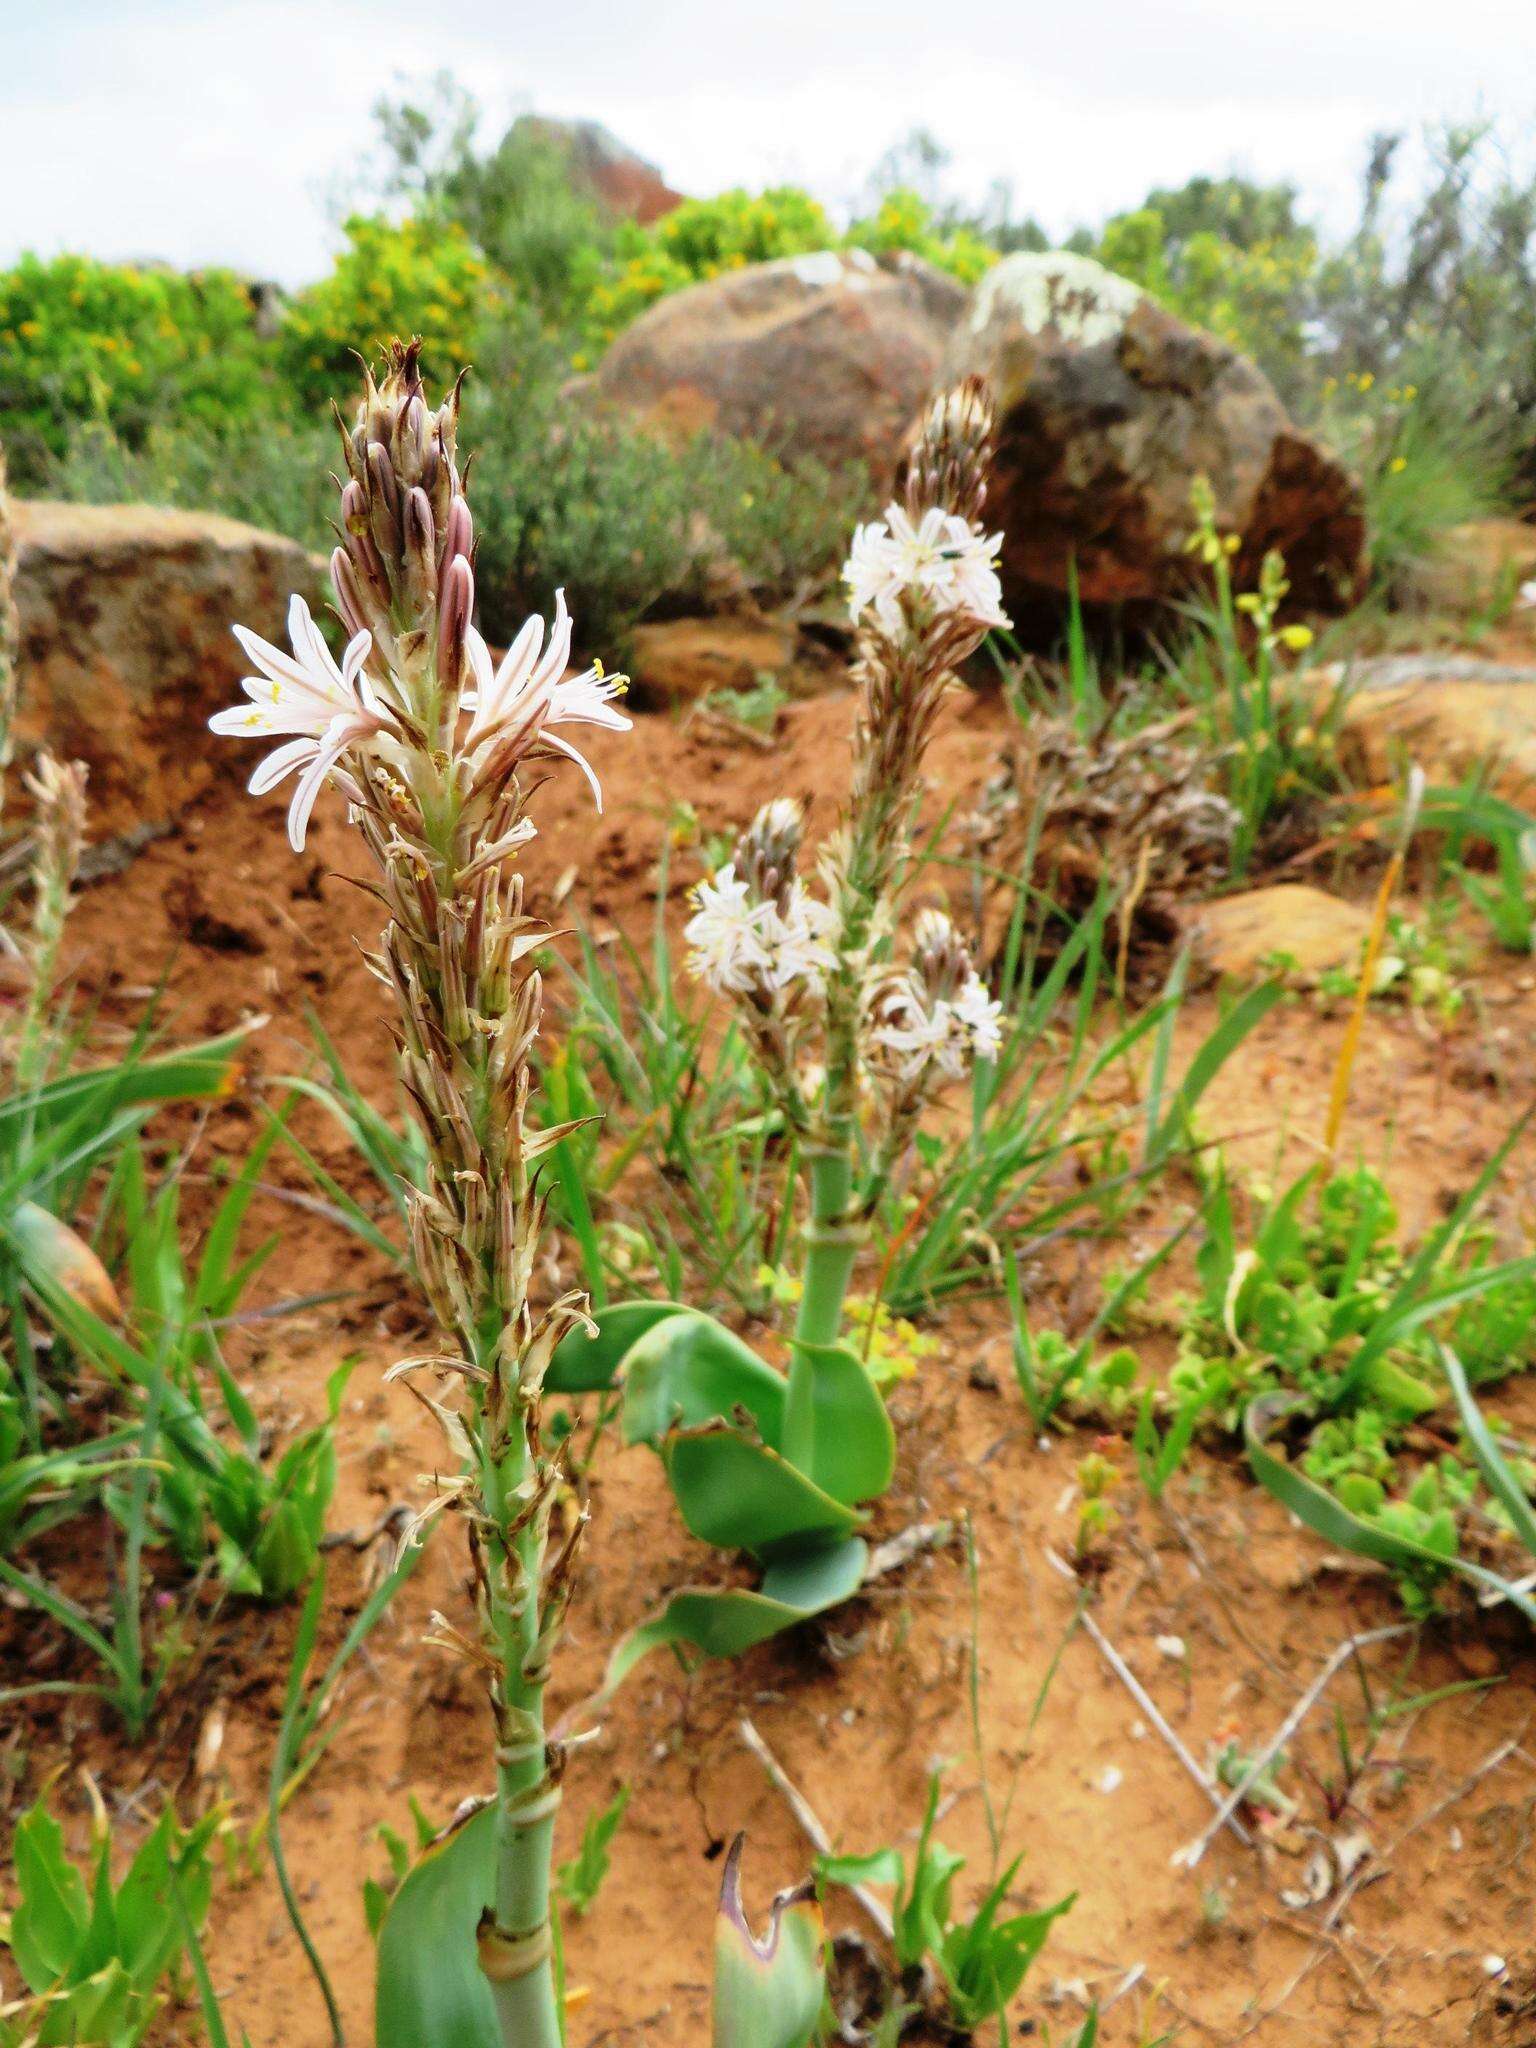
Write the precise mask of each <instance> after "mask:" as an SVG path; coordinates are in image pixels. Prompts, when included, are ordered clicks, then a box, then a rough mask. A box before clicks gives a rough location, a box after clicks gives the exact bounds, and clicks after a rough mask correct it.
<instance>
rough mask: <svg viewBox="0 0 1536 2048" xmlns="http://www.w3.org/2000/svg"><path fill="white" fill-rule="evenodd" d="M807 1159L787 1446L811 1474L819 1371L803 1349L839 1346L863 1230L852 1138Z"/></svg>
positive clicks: (786, 1451)
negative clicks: (853, 1213)
mask: <svg viewBox="0 0 1536 2048" xmlns="http://www.w3.org/2000/svg"><path fill="white" fill-rule="evenodd" d="M807 1157H808V1165H809V1179H810V1190H811V1215H810V1221H809V1223H808V1224H807V1225H806V1232H805V1244H806V1252H805V1286H804V1291H803V1292H802V1294H801V1296H800V1313H799V1315H798V1316H797V1317H796V1319H795V1338H794V1341H795V1346H796V1349H795V1352H794V1356H793V1358H792V1359H791V1361H790V1367H789V1389H788V1393H787V1395H786V1398H785V1403H784V1439H783V1445H782V1448H783V1452H784V1456H785V1458H786V1460H787V1461H788V1462H789V1463H790V1464H791V1465H793V1466H795V1467H796V1468H797V1469H798V1470H799V1471H801V1472H807V1473H808V1472H810V1471H811V1470H812V1468H813V1464H814V1460H815V1455H816V1367H815V1363H814V1361H813V1360H812V1359H810V1358H808V1357H807V1356H806V1354H805V1353H804V1352H803V1351H802V1350H801V1349H800V1348H799V1347H800V1346H801V1345H804V1344H835V1343H836V1342H837V1339H838V1337H839V1336H840V1334H841V1332H842V1327H843V1301H844V1297H845V1296H846V1295H847V1292H848V1282H849V1279H850V1278H851V1276H852V1273H853V1262H854V1259H855V1258H856V1257H857V1255H858V1249H859V1244H860V1241H861V1239H862V1237H863V1231H862V1229H861V1228H860V1227H859V1226H858V1225H857V1224H856V1223H855V1222H853V1221H852V1219H851V1218H850V1216H849V1213H848V1212H849V1197H850V1195H851V1194H852V1191H853V1144H852V1138H851V1135H850V1137H849V1138H848V1140H847V1141H846V1142H844V1143H843V1144H841V1145H833V1146H828V1147H826V1148H825V1149H821V1150H817V1151H813V1152H810V1153H808V1155H807Z"/></svg>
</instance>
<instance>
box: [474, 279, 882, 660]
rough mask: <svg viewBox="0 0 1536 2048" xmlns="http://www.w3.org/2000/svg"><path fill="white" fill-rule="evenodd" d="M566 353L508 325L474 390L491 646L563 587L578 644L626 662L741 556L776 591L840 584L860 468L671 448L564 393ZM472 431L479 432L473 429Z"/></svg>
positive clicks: (481, 566)
mask: <svg viewBox="0 0 1536 2048" xmlns="http://www.w3.org/2000/svg"><path fill="white" fill-rule="evenodd" d="M559 372H560V359H559V350H558V346H557V344H555V343H554V342H552V341H551V340H550V339H549V338H548V337H547V336H543V335H541V334H540V333H539V332H538V331H537V329H536V328H535V327H534V325H533V324H532V323H531V322H530V321H528V320H526V319H525V320H522V321H513V322H510V323H508V325H507V326H506V327H504V328H503V329H502V330H501V331H500V333H499V335H498V336H497V337H496V339H495V340H494V341H493V342H492V343H490V344H489V345H488V347H487V349H486V351H485V352H484V355H483V358H482V362H481V366H480V369H479V372H478V374H477V375H476V377H475V378H474V379H473V380H472V381H471V383H470V385H469V386H468V387H467V398H466V405H467V411H468V414H469V417H470V421H471V425H472V431H473V434H474V437H475V441H476V448H477V453H476V458H475V459H476V464H477V471H478V474H479V475H480V476H481V477H483V478H484V486H483V488H482V490H481V492H480V493H479V498H478V504H479V512H478V524H477V529H476V531H477V536H478V550H477V556H476V572H477V587H478V592H479V598H480V607H481V614H482V623H483V625H484V628H485V631H486V632H487V634H488V635H489V636H490V637H491V639H492V640H497V639H505V638H507V637H509V636H510V635H511V634H512V633H513V632H514V631H515V630H516V628H517V626H518V625H519V624H520V622H521V620H522V618H523V617H524V616H525V614H526V613H527V612H529V611H531V610H534V609H544V608H547V607H548V605H549V603H550V600H551V596H552V593H553V592H554V591H555V590H556V589H557V588H561V587H563V588H564V589H565V591H566V594H567V597H568V598H569V601H570V605H571V609H572V611H573V613H574V614H575V617H576V623H577V631H578V634H579V635H580V639H581V643H582V644H583V645H584V646H586V647H588V648H594V649H597V650H599V651H600V652H602V653H603V655H604V656H605V658H609V657H611V658H615V659H617V658H620V657H622V654H623V649H624V641H625V637H626V634H627V632H628V629H629V628H630V626H632V625H633V624H634V623H635V621H636V620H638V619H640V618H642V617H644V616H645V615H647V614H648V613H652V612H655V611H658V610H672V611H680V610H686V609H687V608H688V607H689V606H690V605H691V604H695V603H697V602H698V600H699V599H700V597H701V596H702V594H703V590H704V585H705V582H706V580H707V578H708V576H709V573H710V570H711V567H712V565H713V564H715V563H717V562H719V561H721V560H723V559H729V560H731V561H734V562H735V563H736V564H737V565H738V566H739V567H740V569H741V570H742V572H743V573H744V574H745V576H746V578H747V580H748V581H749V582H750V583H751V584H752V585H753V586H754V587H755V588H757V589H758V590H759V591H761V592H762V594H764V595H765V596H767V597H779V596H784V595H787V594H788V592H789V591H790V590H791V589H792V588H794V587H795V586H796V585H797V584H799V583H801V582H803V581H806V580H811V581H814V580H817V579H819V578H822V577H829V576H831V575H832V574H833V573H834V571H835V568H836V565H837V564H838V562H839V561H840V560H841V557H842V551H843V548H844V545H845V543H846V538H847V525H848V522H849V519H850V517H851V514H852V512H853V511H854V509H855V508H856V507H857V506H858V505H859V504H861V503H862V501H863V498H864V495H865V492H866V485H865V480H864V479H863V477H862V476H861V475H859V474H847V475H844V476H841V477H839V476H834V475H832V474H830V473H828V472H826V471H822V470H819V469H818V470H814V471H813V473H811V474H809V475H808V474H807V473H806V471H805V470H804V469H803V468H802V469H800V470H798V471H797V473H796V476H795V477H794V478H791V477H789V476H787V475H786V474H785V472H784V471H783V470H782V469H781V468H780V466H779V464H778V463H777V462H775V461H774V460H773V459H772V458H771V457H769V456H767V455H765V454H764V453H763V452H762V451H761V450H759V449H757V448H755V447H752V446H750V445H749V444H747V443H743V442H733V441H729V440H724V439H721V438H719V437H716V436H704V435H701V436H699V437H698V438H697V439H696V440H694V441H692V442H689V443H687V444H685V445H683V446H681V447H677V446H673V445H670V444H668V443H666V442H663V441H661V440H659V439H657V438H656V437H655V436H654V435H652V434H650V433H648V432H646V431H645V430H643V429H641V428H638V427H636V426H634V425H632V424H631V423H629V422H628V421H626V420H624V419H622V418H621V417H616V416H614V415H611V414H599V413H593V412H588V411H585V410H582V409H578V408H577V407H574V406H572V405H570V404H569V403H568V402H566V401H564V400H563V399H562V398H561V395H560V382H561V380H560V374H559ZM467 431H469V429H467Z"/></svg>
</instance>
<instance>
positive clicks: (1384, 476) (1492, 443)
mask: <svg viewBox="0 0 1536 2048" xmlns="http://www.w3.org/2000/svg"><path fill="white" fill-rule="evenodd" d="M1318 425H1319V427H1320V430H1321V432H1322V434H1323V436H1324V438H1325V439H1326V440H1327V441H1328V443H1329V445H1330V446H1331V447H1333V448H1334V449H1336V450H1337V451H1338V453H1339V454H1340V455H1342V456H1343V458H1344V460H1345V461H1346V462H1347V463H1348V464H1349V466H1350V467H1351V469H1353V470H1354V472H1355V473H1356V475H1357V476H1358V477H1359V479H1360V482H1361V486H1362V488H1363V490H1364V493H1365V508H1366V523H1367V526H1368V529H1369V532H1370V543H1371V566H1372V571H1373V575H1374V579H1375V583H1376V587H1377V589H1378V590H1379V591H1380V592H1381V594H1382V596H1383V597H1385V598H1386V600H1387V601H1388V603H1392V604H1398V603H1402V602H1404V601H1406V600H1408V599H1410V598H1411V595H1412V590H1413V585H1414V578H1415V572H1416V571H1417V570H1418V569H1420V568H1421V567H1422V566H1423V565H1424V563H1425V562H1427V561H1429V560H1430V559H1431V557H1432V556H1433V555H1434V553H1435V551H1436V549H1437V548H1438V547H1439V545H1440V543H1441V541H1442V539H1443V537H1444V536H1445V534H1447V533H1448V532H1449V531H1450V530H1451V529H1452V528H1453V527H1457V526H1461V525H1464V524H1465V523H1466V522H1467V521H1468V520H1473V519H1486V518H1488V517H1490V516H1491V515H1492V514H1494V513H1496V512H1498V511H1499V509H1500V508H1501V506H1502V505H1503V503H1504V501H1505V494H1506V490H1507V486H1508V476H1509V469H1510V463H1511V460H1512V456H1511V451H1510V450H1509V448H1508V445H1507V440H1506V437H1505V434H1504V433H1503V431H1502V430H1501V427H1500V425H1499V424H1497V423H1495V422H1494V421H1492V420H1487V419H1481V418H1479V417H1478V416H1477V414H1476V413H1475V412H1474V411H1469V410H1467V409H1465V408H1463V407H1462V406H1460V405H1458V404H1455V403H1447V402H1446V401H1445V399H1444V398H1443V397H1442V398H1441V399H1440V400H1439V401H1438V402H1437V401H1436V400H1435V399H1434V398H1432V397H1430V396H1428V395H1427V394H1425V393H1423V392H1421V391H1420V390H1419V388H1418V386H1417V385H1415V384H1389V385H1386V386H1383V385H1382V384H1381V383H1380V382H1379V381H1378V380H1377V379H1376V378H1375V377H1373V376H1372V374H1371V373H1370V371H1368V370H1367V371H1362V372H1360V373H1358V374H1357V373H1355V372H1349V373H1347V374H1346V375H1345V376H1344V377H1342V378H1337V379H1335V378H1331V377H1330V378H1329V379H1327V380H1326V382H1325V384H1324V386H1323V392H1322V398H1321V402H1320V406H1319V411H1318Z"/></svg>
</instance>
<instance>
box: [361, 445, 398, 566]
mask: <svg viewBox="0 0 1536 2048" xmlns="http://www.w3.org/2000/svg"><path fill="white" fill-rule="evenodd" d="M368 480H369V482H370V483H371V484H372V486H373V489H372V492H371V493H370V498H371V502H370V505H369V508H368V509H369V512H370V514H371V516H372V522H373V537H374V539H375V540H376V541H377V542H378V544H379V552H380V554H382V555H383V557H384V559H385V560H386V561H393V560H395V559H396V558H397V557H398V556H399V553H400V486H399V484H398V483H397V482H396V480H395V466H394V464H393V463H392V462H391V461H390V459H389V450H388V449H387V448H386V447H385V446H384V443H383V442H382V441H370V442H369V444H368Z"/></svg>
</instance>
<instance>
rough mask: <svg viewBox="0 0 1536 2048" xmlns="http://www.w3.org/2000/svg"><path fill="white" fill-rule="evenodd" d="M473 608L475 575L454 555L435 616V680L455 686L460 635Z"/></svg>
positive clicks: (460, 662)
mask: <svg viewBox="0 0 1536 2048" xmlns="http://www.w3.org/2000/svg"><path fill="white" fill-rule="evenodd" d="M474 609H475V572H474V570H473V569H471V568H470V566H469V563H468V561H467V560H466V559H465V558H464V556H463V555H455V556H454V558H453V560H452V561H451V562H450V563H449V564H448V569H447V573H446V574H445V575H444V577H443V591H442V599H441V602H440V604H439V608H438V614H437V674H438V680H439V681H440V682H442V683H444V684H446V685H447V686H449V687H450V688H453V687H456V686H457V684H458V680H459V672H460V669H461V668H462V666H463V662H464V635H465V634H466V633H467V632H468V630H469V622H470V619H471V618H472V617H473V615H474Z"/></svg>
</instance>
